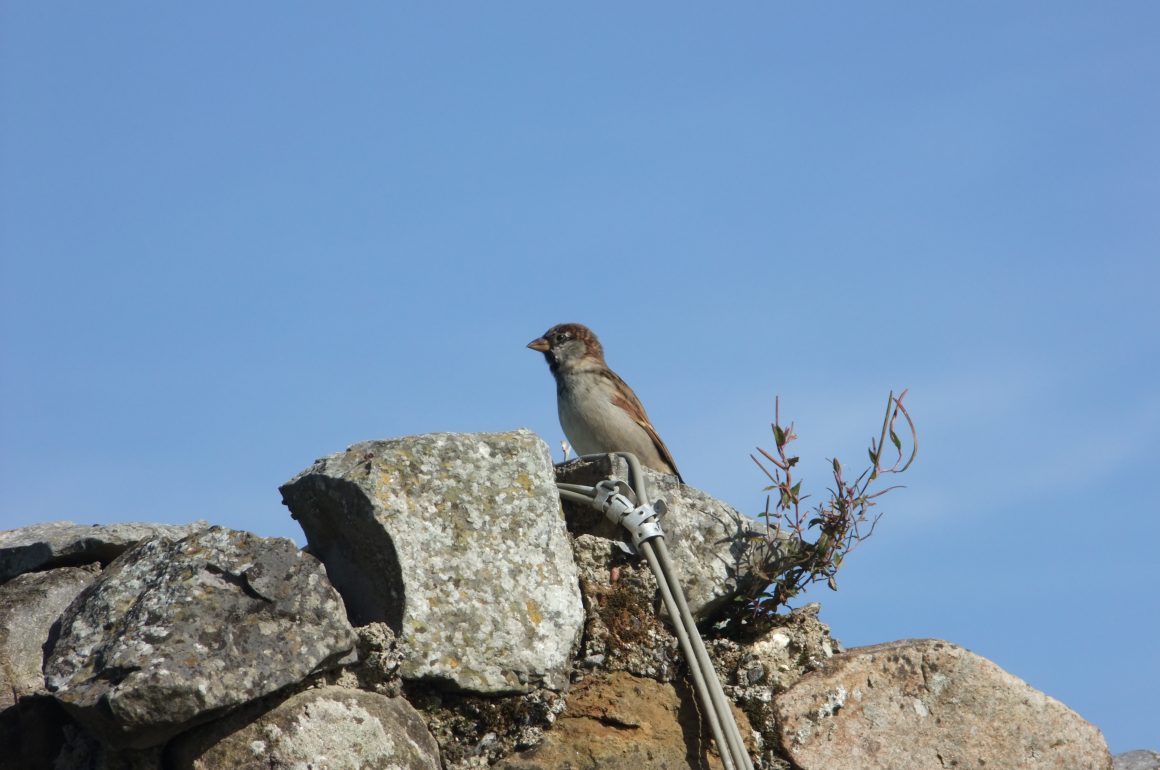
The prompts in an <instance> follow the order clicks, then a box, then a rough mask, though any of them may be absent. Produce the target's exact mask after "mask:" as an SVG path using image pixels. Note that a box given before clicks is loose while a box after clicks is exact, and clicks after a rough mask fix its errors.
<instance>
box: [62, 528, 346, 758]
mask: <svg viewBox="0 0 1160 770" xmlns="http://www.w3.org/2000/svg"><path fill="white" fill-rule="evenodd" d="M354 638H355V637H354V632H353V630H352V629H351V627H350V625H349V623H348V622H347V620H346V613H345V610H344V608H343V606H342V600H341V598H340V597H339V595H338V594H337V593H336V592H335V590H334V588H333V587H331V585H330V583H329V582H328V581H327V579H326V575H325V573H324V572H323V569H322V565H321V564H319V563H318V561H317V560H316V559H315V558H314V557H312V556H310V555H308V554H304V553H302V552H301V551H300V550H299V549H298V548H297V546H295V545H294V543H292V542H290V541H289V540H285V539H281V538H261V537H258V536H256V535H252V534H250V533H248V532H239V531H236V530H230V529H225V528H222V527H213V528H211V529H207V530H203V531H201V532H198V533H196V534H193V535H190V536H188V537H185V538H183V539H181V540H177V541H173V540H169V539H166V538H153V539H151V540H147V541H145V542H143V543H140V544H139V545H137V546H136V547H134V548H132V549H130V550H129V551H126V552H125V553H124V554H122V555H121V556H120V557H119V558H118V559H117V560H116V561H114V562H113V563H112V564H111V565H110V566H109V567H108V568H106V569H105V570H104V572H102V573H101V575H100V577H99V578H98V579H97V580H96V581H95V582H94V583H93V584H91V585H90V586H89V587H88V588H86V589H85V590H84V591H82V592H81V594H80V595H79V596H78V597H77V598H76V600H74V601H73V603H72V604H71V605H70V606H69V608H68V609H67V610H66V611H65V613H64V615H63V616H62V618H61V625H60V636H59V638H58V639H57V640H56V642H55V645H54V646H53V647H52V650H51V653H50V655H49V657H48V660H47V663H46V665H45V677H46V682H47V685H48V689H49V690H50V691H52V692H53V693H54V695H55V697H56V699H57V700H58V701H59V702H60V703H62V704H63V705H64V706H65V708H66V709H67V710H68V711H69V712H70V713H71V714H72V715H73V716H74V717H75V718H76V719H77V721H79V722H80V723H81V724H82V725H83V726H84V727H85V728H86V729H87V730H89V731H90V732H91V733H93V734H94V735H96V736H97V737H99V738H100V739H101V740H102V741H104V742H106V743H108V744H111V745H112V746H114V747H116V748H134V749H143V748H147V747H150V746H153V745H157V744H160V743H162V742H164V741H165V740H167V739H168V738H170V737H172V736H173V735H176V734H177V733H179V732H181V731H183V730H186V729H188V728H190V727H192V726H193V725H195V724H197V723H198V722H201V721H204V720H207V719H210V718H212V717H213V716H215V715H216V714H217V713H220V712H221V711H224V710H226V709H228V708H231V707H234V706H237V705H240V704H242V703H245V702H247V701H250V700H253V699H255V698H258V697H261V696H263V695H266V694H268V693H271V692H274V691H276V690H278V689H280V688H283V687H286V686H289V685H292V684H295V683H297V682H299V681H301V680H302V679H304V678H305V677H307V676H309V675H310V674H312V673H313V672H316V671H319V670H322V669H326V668H328V667H330V666H333V665H334V664H335V663H336V662H337V661H338V660H339V659H340V658H342V657H343V656H344V655H346V654H347V653H348V652H349V651H350V650H351V649H352V648H353V646H354Z"/></svg>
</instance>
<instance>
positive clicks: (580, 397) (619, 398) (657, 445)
mask: <svg viewBox="0 0 1160 770" xmlns="http://www.w3.org/2000/svg"><path fill="white" fill-rule="evenodd" d="M528 347H529V348H531V349H532V350H537V351H539V352H541V353H543V354H544V358H546V359H547V360H548V368H549V369H551V370H552V376H553V377H555V378H556V407H557V409H558V410H559V413H560V427H562V428H563V429H564V435H565V436H567V437H568V441H569V442H570V443H571V444H572V448H573V449H575V450H576V453H577V454H581V455H586V454H600V453H603V452H631V453H632V454H634V455H636V456H637V458H638V459H639V460H640V461H641V463H642V464H643V465H647V466H648V467H649V468H652V469H653V470H656V471H660V472H661V473H668V474H671V475H673V476H676V477H677V479H678V480H679V481H681V482H682V483H684V479H682V478H681V474H680V472H679V471H678V470H677V464H676V462H674V461H673V456H672V455H671V454H670V453H669V450H668V447H666V446H665V442H663V441H661V437H660V436H658V435H657V431H656V428H654V427H653V426H652V423H650V422H649V421H648V415H647V414H645V411H644V407H643V406H642V405H641V403H640V399H638V398H637V397H636V394H635V393H633V392H632V388H630V387H628V385H627V384H625V382H624V380H622V379H620V377H618V376H616V372H614V371H612V370H611V369H609V368H608V364H606V363H605V362H604V348H603V347H602V346H601V345H600V340H598V339H596V335H595V334H593V333H592V330H591V329H589V328H588V327H587V326H581V325H580V324H560V325H559V326H553V327H552V328H551V329H548V331H546V332H544V334H543V336H542V337H537V338H536V339H534V340H532V341H531V342H529V343H528Z"/></svg>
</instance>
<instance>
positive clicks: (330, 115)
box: [0, 2, 1160, 752]
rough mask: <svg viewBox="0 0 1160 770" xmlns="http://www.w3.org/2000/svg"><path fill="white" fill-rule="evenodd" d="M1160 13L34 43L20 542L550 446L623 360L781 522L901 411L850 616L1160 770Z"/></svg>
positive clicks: (136, 18)
mask: <svg viewBox="0 0 1160 770" xmlns="http://www.w3.org/2000/svg"><path fill="white" fill-rule="evenodd" d="M1158 34H1160V6H1157V5H1155V4H1154V3H1150V2H1121V3H1114V4H1094V3H1072V2H1057V3H1050V4H1048V3H1020V4H1013V3H998V2H980V3H963V4H957V5H955V6H951V5H949V4H937V5H934V4H919V3H875V4H859V5H854V4H846V5H842V6H839V5H837V4H825V5H824V4H807V3H784V2H781V3H760V4H757V3H742V4H732V5H730V6H729V7H728V8H725V9H721V8H713V9H710V8H708V7H705V6H695V5H691V4H690V5H685V4H679V3H677V4H674V3H663V4H662V3H642V4H634V5H633V6H632V7H631V8H624V7H621V6H617V5H613V4H604V5H601V4H597V5H588V6H585V7H584V8H579V7H570V8H564V7H562V6H559V5H546V4H533V3H507V4H487V5H486V6H485V5H483V4H470V5H468V4H462V5H458V6H454V7H448V6H445V7H443V8H441V9H438V10H436V9H433V8H432V7H431V6H429V5H421V4H418V3H395V4H348V5H345V6H343V7H342V8H334V7H327V8H325V9H324V8H322V7H321V6H308V5H305V4H274V3H246V4H234V3H199V4H197V5H196V7H195V6H188V7H185V8H181V9H177V8H174V7H168V8H160V7H157V6H153V5H146V4H135V5H134V4H126V3H114V4H108V3H102V4H92V3H53V4H47V3H24V4H16V3H6V4H4V6H3V8H2V9H0V355H2V358H0V527H2V528H7V527H15V526H20V525H24V524H28V523H31V522H36V521H41V520H49V519H62V518H67V519H72V520H76V521H84V522H113V521H125V520H149V521H164V522H179V521H188V520H191V519H194V518H205V519H208V520H211V521H213V522H215V523H220V524H224V525H228V526H232V527H237V528H243V529H250V530H253V531H255V532H258V533H260V534H263V535H281V536H289V537H294V538H296V539H298V540H299V541H300V542H301V536H300V533H299V531H298V529H297V526H296V525H295V524H294V522H293V521H292V520H290V519H289V517H288V515H287V512H286V510H285V509H284V508H283V507H282V506H281V504H280V498H279V495H278V492H277V486H278V485H279V484H280V483H282V482H283V481H285V480H287V479H288V478H290V477H291V476H292V475H294V474H295V473H296V472H297V471H299V470H300V469H302V468H303V467H305V466H306V465H308V464H309V463H310V462H311V461H312V460H314V459H315V458H316V457H319V456H322V455H325V454H329V453H331V452H335V451H338V450H341V449H343V448H345V447H346V446H348V445H349V444H351V443H354V442H356V441H360V440H364V439H370V438H386V437H394V436H401V435H407V434H413V433H424V432H430V431H489V430H507V429H511V428H516V427H520V426H526V427H530V428H532V429H534V430H536V431H537V432H538V433H539V434H540V435H542V436H543V437H544V438H545V439H548V440H549V441H550V443H552V445H553V446H555V445H556V443H557V442H558V440H559V438H560V437H561V434H560V429H559V427H558V424H557V422H556V416H555V396H554V389H553V386H552V383H551V378H550V376H549V374H548V372H547V369H546V367H545V366H544V363H543V360H542V358H541V357H540V356H538V355H536V354H534V353H532V352H531V351H528V350H526V349H525V348H524V345H525V343H526V342H527V341H528V340H530V339H532V338H533V337H534V336H536V335H538V334H539V333H540V332H542V331H544V329H546V328H547V327H548V326H550V325H552V324H554V323H557V322H561V321H580V322H583V323H587V324H589V325H590V326H592V327H593V328H594V329H595V330H596V331H597V332H598V333H599V334H600V335H601V337H602V339H603V341H604V343H605V347H606V349H607V352H608V358H609V362H610V363H611V364H612V366H613V367H614V368H615V369H617V370H618V371H619V372H620V374H622V375H623V376H624V377H625V378H626V379H627V380H628V381H629V383H630V384H632V386H633V387H634V388H635V390H636V391H637V393H638V394H639V395H640V396H641V398H642V399H643V400H644V402H645V404H646V405H647V407H648V409H649V413H650V415H651V416H652V418H653V422H654V423H655V424H656V425H657V427H658V429H659V430H660V432H661V434H662V435H663V436H664V437H665V440H666V442H667V443H668V445H669V447H670V448H671V449H672V451H673V453H674V455H675V456H676V458H677V460H678V463H679V465H680V467H681V470H682V472H683V473H684V475H685V477H686V479H688V481H689V482H690V483H692V484H694V485H695V486H698V487H700V488H702V489H705V490H706V491H708V492H710V493H712V494H715V495H717V496H719V497H721V498H723V499H725V500H728V501H729V502H731V503H732V504H734V505H735V506H737V507H738V508H740V509H742V510H745V511H747V512H750V513H756V512H757V511H759V510H760V508H761V507H762V504H763V494H762V492H761V488H762V486H763V478H762V477H761V475H760V474H759V472H758V471H757V469H756V468H755V467H754V466H753V465H752V463H751V462H750V460H749V459H748V454H749V452H750V451H752V449H753V447H754V446H755V445H762V446H765V447H770V448H771V447H772V437H771V436H770V435H769V428H768V423H769V421H770V419H771V417H772V405H773V398H774V396H775V395H780V397H781V400H782V408H783V411H784V414H785V415H787V416H789V417H792V418H793V419H794V420H796V423H797V428H798V433H799V435H800V436H801V438H800V440H799V442H798V443H797V449H798V452H799V454H800V455H801V456H802V458H803V459H802V466H801V468H802V471H803V472H804V474H805V476H804V478H805V485H804V487H805V488H806V489H807V490H809V491H812V492H814V493H815V495H818V494H821V493H822V492H823V491H824V488H825V481H826V478H827V467H828V465H827V462H826V458H829V457H832V456H834V455H835V454H837V455H838V457H840V458H842V459H843V462H844V463H845V464H846V465H847V466H853V465H855V464H856V463H858V462H860V461H861V458H863V457H865V445H866V443H867V441H868V439H869V437H870V436H871V435H872V434H873V433H875V432H876V430H877V426H878V423H879V420H880V419H881V411H882V409H883V407H884V404H885V398H886V394H887V392H888V391H889V390H890V389H892V388H893V389H896V390H897V389H900V388H903V387H908V388H910V395H909V396H908V402H907V403H908V405H909V406H910V409H911V411H912V414H913V415H914V417H915V419H916V421H917V423H918V426H919V431H920V437H921V441H922V446H921V453H920V457H919V461H918V463H917V465H916V466H915V468H914V469H913V471H912V472H911V473H909V474H908V478H905V479H904V481H903V483H905V484H907V489H905V490H901V491H897V492H894V493H892V494H891V495H890V496H888V497H887V498H885V499H884V500H883V501H882V506H881V510H882V511H883V512H884V513H885V514H886V515H885V517H884V519H883V520H882V522H881V524H880V525H879V528H878V531H877V533H876V534H875V535H874V537H873V539H872V540H870V541H869V542H867V543H866V544H865V545H864V546H863V547H862V548H861V549H860V550H859V551H858V552H856V554H855V555H853V556H852V557H851V558H850V560H849V561H848V562H847V565H846V566H845V568H844V570H843V572H842V574H841V575H839V585H840V588H841V590H840V591H839V592H838V593H836V594H835V593H831V592H829V591H826V590H823V591H819V592H816V593H815V594H812V596H813V597H814V598H818V599H820V600H822V601H823V602H824V609H823V619H825V620H826V621H828V622H829V623H830V624H831V626H832V627H833V630H834V633H835V635H837V636H838V637H839V638H840V639H842V640H843V641H844V642H845V643H846V644H847V645H859V644H870V643H875V642H881V641H888V640H892V639H900V638H906V637H939V638H944V639H948V640H950V641H952V642H955V643H958V644H961V645H963V646H965V647H968V648H970V649H972V650H974V651H975V652H977V653H979V654H981V655H984V656H986V657H988V658H990V659H992V660H994V661H995V662H996V663H998V664H999V665H1001V666H1002V667H1003V668H1005V669H1007V670H1008V671H1010V672H1012V673H1013V674H1015V675H1017V676H1019V677H1021V678H1023V679H1025V680H1027V681H1028V682H1030V683H1031V684H1032V685H1034V686H1036V687H1038V688H1040V689H1042V690H1044V691H1046V692H1047V693H1048V694H1050V695H1052V696H1054V697H1056V698H1058V699H1060V700H1062V701H1063V702H1065V703H1067V704H1068V705H1069V706H1071V707H1072V708H1074V709H1075V710H1076V711H1078V712H1079V713H1080V714H1081V715H1083V716H1084V717H1085V718H1087V719H1089V720H1091V721H1092V722H1094V723H1095V724H1096V725H1097V726H1099V727H1100V728H1101V729H1102V730H1103V731H1104V734H1105V736H1106V737H1107V739H1108V741H1109V744H1110V746H1111V748H1112V750H1113V751H1114V752H1122V751H1127V750H1130V749H1135V748H1143V747H1150V748H1160V734H1158V729H1157V725H1160V705H1157V702H1156V699H1155V698H1154V697H1151V696H1150V693H1154V692H1155V690H1156V688H1157V685H1158V684H1160V645H1158V644H1157V641H1156V640H1157V639H1158V638H1160V600H1158V599H1157V586H1158V583H1160V567H1158V566H1157V558H1156V543H1157V541H1158V539H1160V504H1158V503H1157V502H1156V499H1157V498H1156V495H1155V494H1154V492H1153V489H1154V487H1155V485H1156V481H1157V474H1156V472H1155V448H1156V444H1157V440H1158V439H1160V389H1158V388H1157V385H1156V382H1157V377H1158V375H1160V365H1158V363H1157V361H1158V360H1160V356H1158V353H1160V333H1158V332H1160V311H1158V309H1157V299H1156V291H1157V289H1156V287H1157V285H1158V284H1160V259H1158V258H1157V253H1158V244H1160V216H1158V215H1157V212H1158V204H1160V142H1158V141H1157V137H1160V99H1158V98H1157V96H1156V93H1157V92H1156V84H1157V83H1158V82H1160V52H1158V50H1160V49H1157V46H1156V40H1157V37H1158Z"/></svg>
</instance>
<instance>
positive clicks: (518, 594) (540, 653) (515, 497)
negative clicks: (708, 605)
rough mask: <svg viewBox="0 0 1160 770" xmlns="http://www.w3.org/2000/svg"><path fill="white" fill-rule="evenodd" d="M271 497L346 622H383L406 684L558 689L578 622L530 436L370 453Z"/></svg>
mask: <svg viewBox="0 0 1160 770" xmlns="http://www.w3.org/2000/svg"><path fill="white" fill-rule="evenodd" d="M281 489H282V496H283V500H284V502H285V503H286V505H287V506H288V507H289V508H290V510H291V511H292V512H293V514H294V517H295V518H296V519H297V520H298V522H299V523H300V524H301V525H302V529H303V530H304V531H305V533H306V537H307V540H308V542H309V546H308V548H309V550H310V552H311V553H314V554H316V555H317V556H318V557H319V558H320V559H321V560H322V561H323V562H324V563H325V564H326V569H327V574H328V575H329V576H330V579H331V582H333V583H334V585H335V587H337V588H338V590H339V591H340V592H341V593H342V595H343V598H344V599H345V600H346V605H347V609H348V611H349V613H350V618H351V621H352V622H353V623H355V624H356V625H363V624H366V623H370V622H376V621H377V622H385V623H387V624H388V625H389V626H390V627H391V629H392V630H393V631H394V632H395V633H396V634H397V635H398V636H399V637H400V639H401V640H402V641H403V642H404V643H405V644H406V646H407V649H408V651H409V654H408V655H407V657H406V659H405V660H404V662H403V665H402V676H403V678H404V679H407V680H417V679H424V680H429V681H436V682H440V683H442V684H443V686H446V687H448V688H450V689H461V690H470V691H474V692H481V693H517V692H529V691H531V690H532V689H535V688H537V687H541V686H546V687H551V688H556V689H559V688H561V687H563V686H564V685H565V684H566V682H567V671H568V666H569V659H570V654H571V652H572V650H573V648H574V647H575V645H576V642H577V638H578V636H579V633H580V630H581V625H582V621H583V610H582V608H581V603H580V593H579V589H578V587H577V574H576V565H575V563H574V562H573V560H572V548H571V545H570V543H569V541H568V535H567V532H566V530H565V527H564V518H563V514H562V512H561V510H560V502H559V497H558V495H557V493H556V487H555V479H554V475H553V471H552V464H551V459H550V457H549V454H548V448H547V446H546V445H545V444H544V442H543V441H541V440H540V439H538V438H537V437H536V436H535V435H534V434H532V433H530V432H528V431H526V430H519V431H513V432H510V433H485V434H451V433H436V434H428V435H423V436H412V437H407V438H401V439H394V440H389V441H369V442H365V443H362V444H356V445H354V446H352V447H350V448H349V449H347V450H346V451H345V452H340V453H338V454H334V455H331V456H329V457H326V458H323V459H321V460H319V461H317V462H316V463H315V464H314V465H313V466H311V467H310V468H307V469H306V470H304V471H303V472H302V473H300V474H298V475H297V476H295V477H294V478H293V479H292V480H291V481H289V482H288V483H287V484H285V485H284V486H283V487H282V488H281Z"/></svg>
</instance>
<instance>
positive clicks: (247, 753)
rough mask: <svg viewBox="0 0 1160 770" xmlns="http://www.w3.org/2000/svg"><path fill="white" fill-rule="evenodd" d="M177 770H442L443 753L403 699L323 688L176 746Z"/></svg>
mask: <svg viewBox="0 0 1160 770" xmlns="http://www.w3.org/2000/svg"><path fill="white" fill-rule="evenodd" d="M166 760H167V762H166V764H167V766H168V767H170V768H173V770H219V768H231V770H304V769H305V768H326V769H327V770H364V769H365V770H396V769H397V770H403V769H404V768H405V769H406V770H439V767H440V763H439V747H438V745H436V743H435V739H434V738H432V737H431V734H430V733H429V732H427V728H426V726H425V725H424V724H423V720H422V719H421V718H420V716H419V714H418V712H416V711H415V709H414V708H412V707H411V705H410V704H409V703H407V701H405V700H403V699H402V698H388V697H386V696H383V695H379V694H377V693H370V692H362V691H361V690H350V689H347V688H344V687H324V688H320V689H314V690H306V691H305V692H301V693H298V694H297V695H294V696H292V697H290V698H288V699H287V700H285V701H283V702H282V703H280V704H279V705H278V706H276V707H275V708H273V709H271V710H269V711H267V712H265V713H264V714H261V715H260V716H258V717H257V718H256V719H253V720H252V721H250V720H248V719H245V718H244V715H242V714H238V715H236V716H231V717H226V718H225V719H223V720H220V721H218V722H214V723H212V724H209V725H205V726H203V727H201V728H198V729H196V730H194V731H193V732H192V733H191V734H189V735H184V736H182V737H181V738H179V739H177V740H176V741H174V742H173V744H172V745H171V746H170V748H169V749H168V751H167V753H166Z"/></svg>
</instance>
